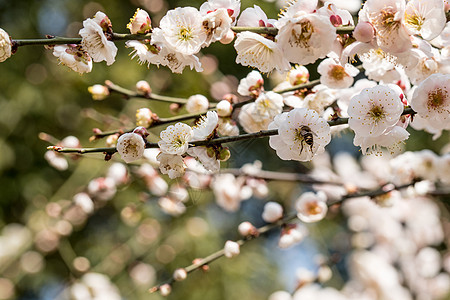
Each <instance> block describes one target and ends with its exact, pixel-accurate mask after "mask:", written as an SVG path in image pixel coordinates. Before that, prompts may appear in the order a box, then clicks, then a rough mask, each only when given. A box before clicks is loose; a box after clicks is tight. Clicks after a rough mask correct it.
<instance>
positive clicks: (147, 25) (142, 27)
mask: <svg viewBox="0 0 450 300" xmlns="http://www.w3.org/2000/svg"><path fill="white" fill-rule="evenodd" d="M127 28H128V29H129V30H130V32H131V33H132V34H139V33H140V34H143V33H147V32H150V30H151V29H152V20H150V16H149V15H148V13H147V12H146V11H145V10H143V9H140V8H138V9H136V12H135V13H134V16H133V18H131V19H130V23H128V24H127Z"/></svg>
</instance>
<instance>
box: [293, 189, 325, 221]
mask: <svg viewBox="0 0 450 300" xmlns="http://www.w3.org/2000/svg"><path fill="white" fill-rule="evenodd" d="M295 209H296V210H297V213H298V214H297V217H298V218H299V219H300V220H302V221H303V222H306V223H311V222H317V221H320V220H322V219H323V218H324V217H325V215H326V214H327V211H328V206H327V197H326V195H325V193H323V192H318V193H317V194H316V193H312V192H306V193H303V194H302V195H301V196H300V198H298V199H297V201H296V203H295Z"/></svg>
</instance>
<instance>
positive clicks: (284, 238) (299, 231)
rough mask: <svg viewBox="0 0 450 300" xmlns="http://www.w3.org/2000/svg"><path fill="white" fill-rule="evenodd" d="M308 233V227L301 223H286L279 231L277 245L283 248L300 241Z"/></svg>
mask: <svg viewBox="0 0 450 300" xmlns="http://www.w3.org/2000/svg"><path fill="white" fill-rule="evenodd" d="M307 235H308V229H307V228H306V227H305V226H304V225H301V224H286V226H285V227H284V228H283V229H282V231H281V236H280V239H279V240H278V247H280V248H282V249H285V248H289V247H292V246H293V245H295V244H298V243H300V242H301V241H303V239H304V238H305V237H306V236H307Z"/></svg>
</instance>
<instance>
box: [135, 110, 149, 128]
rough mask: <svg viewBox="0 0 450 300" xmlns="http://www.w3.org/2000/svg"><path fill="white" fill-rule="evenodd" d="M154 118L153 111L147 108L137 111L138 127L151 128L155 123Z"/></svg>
mask: <svg viewBox="0 0 450 300" xmlns="http://www.w3.org/2000/svg"><path fill="white" fill-rule="evenodd" d="M152 116H153V113H152V111H151V110H150V109H148V108H146V107H144V108H140V109H138V110H136V125H137V126H142V127H146V128H147V127H150V125H151V124H152V123H153V119H152Z"/></svg>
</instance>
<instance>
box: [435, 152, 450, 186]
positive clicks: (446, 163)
mask: <svg viewBox="0 0 450 300" xmlns="http://www.w3.org/2000/svg"><path fill="white" fill-rule="evenodd" d="M437 175H438V177H439V180H440V181H442V182H443V183H445V184H450V153H447V154H445V155H443V156H441V157H440V158H439V161H438V163H437Z"/></svg>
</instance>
